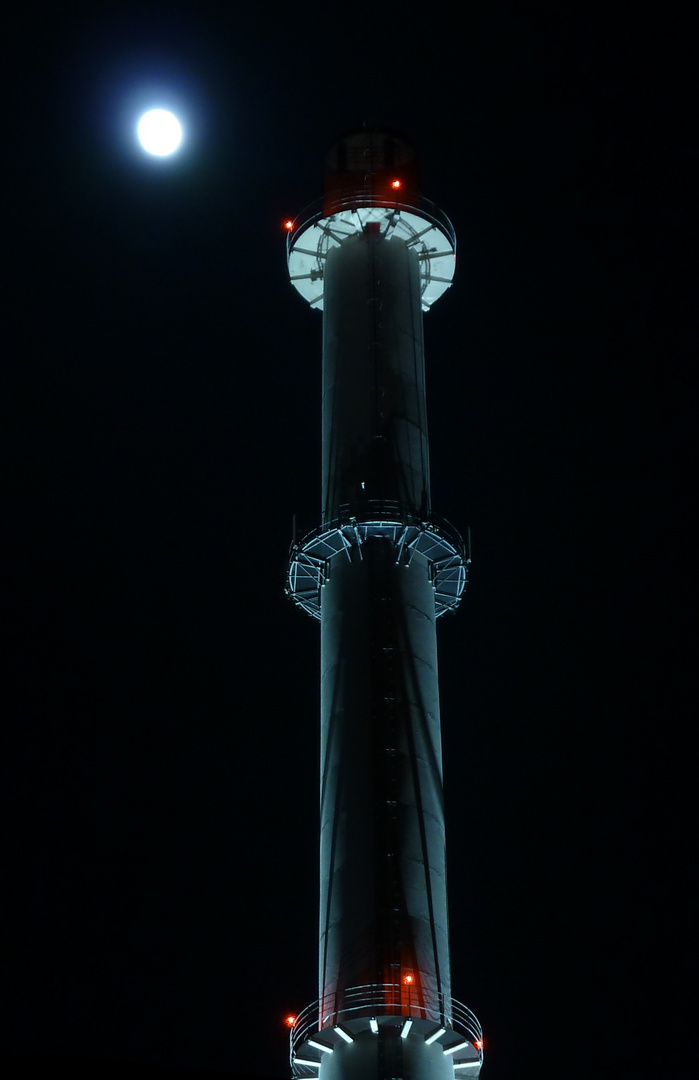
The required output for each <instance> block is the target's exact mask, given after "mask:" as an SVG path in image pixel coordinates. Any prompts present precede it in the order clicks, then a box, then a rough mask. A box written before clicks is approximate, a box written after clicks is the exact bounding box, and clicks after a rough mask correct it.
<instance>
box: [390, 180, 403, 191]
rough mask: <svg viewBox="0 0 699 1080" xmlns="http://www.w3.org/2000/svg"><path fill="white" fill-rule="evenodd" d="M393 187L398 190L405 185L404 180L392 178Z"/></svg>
mask: <svg viewBox="0 0 699 1080" xmlns="http://www.w3.org/2000/svg"><path fill="white" fill-rule="evenodd" d="M391 187H392V188H393V190H394V191H398V188H402V187H403V181H402V180H391Z"/></svg>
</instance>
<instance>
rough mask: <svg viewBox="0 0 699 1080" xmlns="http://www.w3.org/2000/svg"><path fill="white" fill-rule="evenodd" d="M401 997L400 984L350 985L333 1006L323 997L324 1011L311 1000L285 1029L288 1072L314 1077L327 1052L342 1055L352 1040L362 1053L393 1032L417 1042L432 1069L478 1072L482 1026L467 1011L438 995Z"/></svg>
mask: <svg viewBox="0 0 699 1080" xmlns="http://www.w3.org/2000/svg"><path fill="white" fill-rule="evenodd" d="M404 997H405V987H403V986H399V985H396V986H394V985H392V984H383V985H380V986H357V987H352V988H351V989H349V990H347V991H345V993H344V994H343V995H342V1002H341V1003H339V1004H338V1006H337V1007H333V1008H328V1004H327V1002H326V1003H325V1007H324V1008H323V1009H322V1013H323V1014H324V1015H321V1003H320V1002H319V1001H314V1002H312V1003H311V1004H310V1005H309V1006H308V1007H307V1008H306V1009H304V1010H303V1012H302V1013H301V1014H300V1015H299V1016H298V1017H296V1019H295V1021H294V1024H293V1027H292V1028H291V1031H290V1040H289V1058H290V1063H291V1069H292V1076H293V1077H295V1078H302V1077H317V1076H318V1075H319V1071H320V1069H321V1066H322V1065H323V1064H324V1060H325V1059H326V1058H328V1059H329V1056H330V1055H331V1054H337V1053H340V1054H345V1053H347V1048H348V1047H352V1046H353V1045H355V1046H357V1053H358V1054H362V1053H363V1051H362V1049H361V1047H362V1045H366V1044H367V1042H371V1041H372V1040H373V1039H378V1038H381V1037H383V1036H387V1035H390V1034H391V1033H395V1037H397V1038H399V1039H402V1040H411V1041H412V1042H416V1041H417V1042H418V1043H419V1044H421V1046H423V1047H424V1048H425V1050H423V1051H422V1054H423V1056H424V1053H425V1052H426V1050H427V1049H428V1048H429V1054H430V1057H431V1059H432V1061H433V1068H432V1070H431V1071H432V1072H433V1073H439V1074H440V1076H441V1075H444V1076H446V1075H449V1076H451V1075H454V1076H455V1077H462V1076H463V1077H477V1076H478V1075H479V1074H480V1069H481V1066H482V1064H483V1031H482V1028H481V1025H480V1023H479V1022H478V1019H477V1017H476V1016H475V1015H474V1014H473V1013H472V1012H471V1010H470V1009H468V1008H467V1007H466V1006H465V1005H462V1004H461V1002H458V1001H455V1000H454V999H451V1000H449V1001H447V1000H444V999H443V998H442V995H439V1000H438V1001H436V1002H435V1003H434V1006H435V1007H434V1008H426V1007H424V1006H420V1005H419V1004H418V1003H417V1002H416V1001H412V1002H408V1001H405V1002H403V1003H402V1004H399V1001H400V999H401V998H404ZM415 1049H416V1050H418V1053H419V1052H420V1051H419V1048H418V1047H416V1048H415ZM452 1068H453V1070H454V1072H453V1073H452ZM350 1071H351V1070H350Z"/></svg>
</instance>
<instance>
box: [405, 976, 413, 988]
mask: <svg viewBox="0 0 699 1080" xmlns="http://www.w3.org/2000/svg"><path fill="white" fill-rule="evenodd" d="M412 981H413V977H412V975H406V976H405V978H404V979H403V982H404V983H407V985H408V986H410V984H411V982H412Z"/></svg>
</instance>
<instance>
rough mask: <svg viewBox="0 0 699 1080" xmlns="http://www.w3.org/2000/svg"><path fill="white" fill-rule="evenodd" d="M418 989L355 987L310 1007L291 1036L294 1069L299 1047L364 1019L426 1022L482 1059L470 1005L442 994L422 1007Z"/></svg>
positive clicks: (391, 985) (296, 1022) (479, 1033)
mask: <svg viewBox="0 0 699 1080" xmlns="http://www.w3.org/2000/svg"><path fill="white" fill-rule="evenodd" d="M421 996H422V995H421V994H420V992H419V990H418V989H417V988H415V989H413V990H412V992H411V991H410V989H408V988H407V987H406V985H405V984H401V983H375V984H367V985H365V986H353V987H350V988H349V989H347V990H345V991H343V992H342V993H341V994H337V995H330V996H328V995H326V996H325V997H324V998H319V999H318V1000H317V1001H313V1002H311V1004H310V1005H307V1006H306V1008H305V1009H304V1010H303V1012H301V1013H299V1015H298V1016H297V1017H296V1018H295V1020H294V1024H293V1026H292V1028H291V1030H290V1032H289V1054H290V1061H291V1065H292V1068H293V1064H294V1059H295V1057H296V1053H297V1050H298V1048H299V1047H301V1046H302V1045H303V1044H304V1043H306V1041H307V1040H308V1039H309V1038H312V1037H313V1036H314V1035H316V1034H319V1033H322V1032H323V1030H324V1029H326V1028H329V1029H334V1028H335V1027H336V1026H337V1025H338V1024H347V1023H350V1022H351V1021H352V1020H357V1019H360V1018H362V1017H372V1018H374V1017H375V1018H379V1017H381V1016H393V1015H397V1016H404V1017H406V1018H407V1017H410V1018H412V1019H414V1020H417V1019H423V1020H428V1021H431V1022H433V1023H434V1024H435V1025H439V1026H440V1027H442V1028H444V1029H445V1031H447V1032H449V1031H451V1032H456V1033H457V1034H459V1035H463V1036H465V1037H466V1038H467V1039H468V1040H469V1041H470V1042H471V1043H472V1044H473V1046H474V1047H475V1048H476V1049H477V1050H478V1052H479V1055H480V1057H481V1058H482V1049H483V1029H482V1028H481V1025H480V1023H479V1021H478V1018H477V1017H476V1016H475V1014H474V1013H473V1012H471V1010H470V1009H469V1008H467V1007H466V1005H463V1004H462V1003H461V1002H460V1001H456V1000H455V999H454V998H451V997H447V996H446V995H444V994H441V993H435V994H431V995H430V997H431V998H432V999H433V1001H432V1003H431V1004H426V1005H425V1004H421V1003H420V1000H419V999H420V997H421Z"/></svg>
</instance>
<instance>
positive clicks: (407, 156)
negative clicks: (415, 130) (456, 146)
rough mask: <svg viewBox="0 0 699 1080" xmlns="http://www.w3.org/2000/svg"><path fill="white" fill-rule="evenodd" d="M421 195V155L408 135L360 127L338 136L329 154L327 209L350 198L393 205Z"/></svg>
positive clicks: (339, 206)
mask: <svg viewBox="0 0 699 1080" xmlns="http://www.w3.org/2000/svg"><path fill="white" fill-rule="evenodd" d="M418 195H419V185H418V170H417V157H416V156H415V151H414V150H413V148H412V146H410V144H409V143H407V142H406V141H405V140H404V139H401V138H399V137H398V136H396V135H392V134H389V133H388V132H384V131H366V130H362V131H356V132H353V133H351V134H350V135H345V137H344V138H342V139H338V141H337V142H336V143H335V145H334V146H333V147H332V148H331V149H330V150H329V151H328V153H327V155H326V158H325V207H324V209H325V213H326V215H327V216H328V217H329V216H330V215H331V214H332V213H334V212H335V211H337V210H343V209H345V207H346V206H347V203H348V201H354V202H355V203H368V204H370V205H372V206H380V205H386V206H388V207H390V206H393V205H394V204H395V202H396V199H397V198H398V197H399V196H400V198H401V200H402V201H404V202H406V203H410V202H411V201H412V200H416V201H417V197H418Z"/></svg>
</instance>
